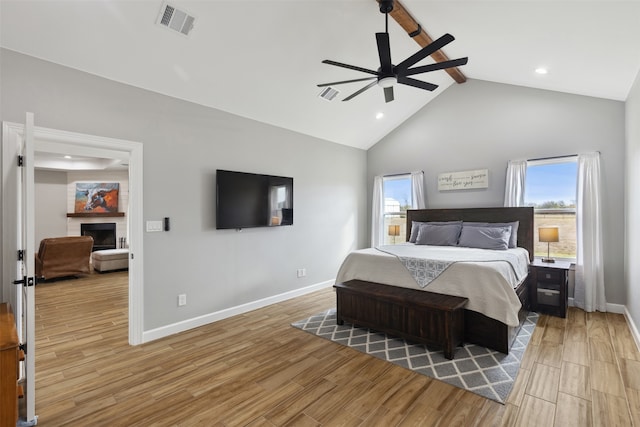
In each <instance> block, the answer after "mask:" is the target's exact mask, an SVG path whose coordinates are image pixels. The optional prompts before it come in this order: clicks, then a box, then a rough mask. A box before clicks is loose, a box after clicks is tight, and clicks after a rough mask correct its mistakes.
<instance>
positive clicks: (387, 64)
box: [376, 33, 393, 72]
mask: <svg viewBox="0 0 640 427" xmlns="http://www.w3.org/2000/svg"><path fill="white" fill-rule="evenodd" d="M376 41H377V42H378V56H379V57H380V70H381V71H382V72H392V71H393V64H392V63H391V46H389V33H376Z"/></svg>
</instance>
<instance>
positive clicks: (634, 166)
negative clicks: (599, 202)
mask: <svg viewBox="0 0 640 427" xmlns="http://www.w3.org/2000/svg"><path fill="white" fill-rule="evenodd" d="M626 115H627V120H626V123H627V145H626V159H627V167H626V187H625V188H626V191H625V194H626V198H625V201H626V209H625V213H626V218H625V224H626V233H625V240H626V242H625V245H626V251H625V280H624V281H625V290H626V293H627V309H628V310H629V314H630V315H631V319H632V320H633V323H635V325H636V327H640V263H639V262H638V260H640V223H639V222H638V218H640V192H638V187H639V186H640V73H639V74H638V76H637V77H636V81H635V84H634V85H633V88H632V89H631V93H630V94H629V97H628V98H627V103H626ZM637 338H638V337H637Z"/></svg>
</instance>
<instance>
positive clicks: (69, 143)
mask: <svg viewBox="0 0 640 427" xmlns="http://www.w3.org/2000/svg"><path fill="white" fill-rule="evenodd" d="M2 129H3V141H4V138H5V134H6V132H15V133H17V134H18V135H20V136H21V137H22V136H23V133H24V125H23V124H20V123H11V122H3V124H2ZM4 146H5V143H4V142H3V147H4ZM34 150H35V151H47V152H53V153H56V152H60V153H65V154H75V155H81V156H85V157H103V158H122V155H123V154H124V155H126V156H128V161H129V212H128V218H127V223H128V225H129V344H130V345H138V344H142V343H143V332H144V268H143V267H144V264H143V260H144V256H143V227H142V226H143V223H144V219H143V205H142V202H143V196H142V195H143V172H142V171H143V144H142V143H141V142H136V141H128V140H124V139H116V138H108V137H102V136H96V135H89V134H83V133H78V132H69V131H63V130H58V129H50V128H44V127H39V126H35V127H34ZM5 153H6V150H5V149H4V148H3V157H4V154H5ZM7 161H15V160H11V159H4V158H3V164H6V162H7ZM31 165H33V162H31ZM5 179H6V173H5V172H4V171H3V177H2V180H3V187H4V184H5ZM7 196H9V198H12V197H13V195H11V194H8V195H7ZM3 199H4V200H3V205H4V204H11V203H12V200H7V198H5V197H3ZM3 211H4V213H3V220H2V222H3V225H2V227H3V234H5V232H6V231H7V228H6V227H11V226H12V224H15V222H16V218H10V217H9V218H7V217H6V216H7V215H6V213H7V210H6V209H4V210H3ZM14 216H15V215H14ZM3 240H5V239H3ZM34 243H35V242H34ZM5 249H7V248H6V247H5ZM2 258H3V259H2V264H3V271H5V272H6V271H7V270H11V268H9V269H7V268H5V267H10V266H11V264H9V263H13V264H14V265H15V263H16V261H15V252H14V251H11V250H3V255H2ZM5 275H6V274H5V273H3V281H4V283H8V282H7V278H6V277H4V276H5ZM4 291H8V290H7V289H6V288H5V289H4Z"/></svg>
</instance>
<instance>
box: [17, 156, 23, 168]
mask: <svg viewBox="0 0 640 427" xmlns="http://www.w3.org/2000/svg"><path fill="white" fill-rule="evenodd" d="M18 166H19V167H23V166H24V156H18Z"/></svg>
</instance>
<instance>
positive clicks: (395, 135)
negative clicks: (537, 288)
mask: <svg viewBox="0 0 640 427" xmlns="http://www.w3.org/2000/svg"><path fill="white" fill-rule="evenodd" d="M624 108H625V107H624V103H622V102H617V101H609V100H604V99H598V98H590V97H584V96H577V95H569V94H564V93H559V92H551V91H545V90H537V89H529V88H524V87H519V86H511V85H504V84H499V83H491V82H486V81H479V80H469V81H468V82H467V83H464V84H462V85H453V86H450V87H449V88H448V89H447V90H446V91H445V92H443V93H442V94H440V95H439V96H438V97H437V98H436V99H435V100H434V101H432V102H431V103H430V104H429V105H427V106H426V107H425V108H423V109H422V110H421V111H419V112H418V113H416V114H415V115H414V116H413V117H411V118H410V119H409V120H407V121H406V122H405V123H404V124H402V125H401V126H400V127H399V128H397V129H396V130H394V131H393V132H392V133H390V134H389V135H387V136H386V137H385V138H383V139H382V140H381V141H380V142H378V143H377V144H376V145H375V146H373V147H372V148H371V149H370V150H369V152H368V182H367V183H368V188H369V190H368V194H371V191H372V190H371V183H372V182H373V177H374V176H375V175H383V174H391V173H400V172H410V171H413V170H424V172H425V188H426V203H427V207H429V208H445V207H482V206H502V205H503V202H504V183H505V172H506V166H507V162H508V161H509V160H515V159H532V158H539V157H548V156H562V155H568V154H579V153H584V152H589V151H600V153H601V160H602V163H601V166H602V176H603V199H602V202H603V206H604V209H603V210H604V212H603V219H604V221H603V222H604V224H603V225H604V228H603V231H604V252H605V284H606V297H607V301H608V302H610V303H618V304H624V303H626V295H625V290H624V276H623V259H624V245H623V242H624V234H623V229H624V228H623V219H624V214H623V209H624V202H623V196H624V172H623V171H624V138H625V124H624V123H625V112H624V111H625V110H624ZM471 169H488V170H489V188H488V189H481V190H462V191H447V192H438V190H437V176H438V174H440V173H443V172H457V171H465V170H471ZM370 204H371V201H370V198H369V205H370Z"/></svg>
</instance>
